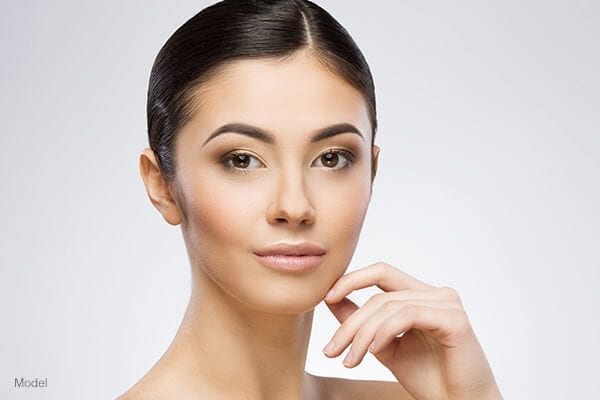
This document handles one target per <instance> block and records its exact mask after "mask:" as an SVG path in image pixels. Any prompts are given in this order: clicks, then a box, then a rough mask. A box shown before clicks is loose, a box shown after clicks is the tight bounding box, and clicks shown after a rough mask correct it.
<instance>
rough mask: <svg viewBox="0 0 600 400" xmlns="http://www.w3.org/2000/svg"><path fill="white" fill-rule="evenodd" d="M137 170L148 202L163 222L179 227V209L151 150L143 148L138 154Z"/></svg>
mask: <svg viewBox="0 0 600 400" xmlns="http://www.w3.org/2000/svg"><path fill="white" fill-rule="evenodd" d="M139 169H140V175H141V176H142V179H143V181H144V186H146V192H147V193H148V198H149V199H150V202H151V203H152V204H153V205H154V207H155V208H156V209H157V210H158V211H159V212H160V213H161V214H162V216H163V218H164V219H165V221H167V222H168V223H169V224H171V225H179V224H180V223H181V214H180V212H179V208H178V207H177V203H176V202H175V199H174V198H173V196H172V194H171V190H170V189H169V185H168V183H167V181H166V180H165V179H164V177H163V176H162V174H161V173H160V169H159V168H158V162H157V161H156V157H155V155H154V151H152V149H150V148H145V149H144V150H143V151H142V153H141V154H140V164H139Z"/></svg>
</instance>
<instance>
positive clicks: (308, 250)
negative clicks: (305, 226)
mask: <svg viewBox="0 0 600 400" xmlns="http://www.w3.org/2000/svg"><path fill="white" fill-rule="evenodd" d="M325 252H326V251H325V249H324V248H323V247H321V246H319V245H318V244H316V243H311V242H301V243H296V244H294V243H276V244H274V245H271V246H268V247H265V248H263V249H260V250H257V251H255V252H254V253H255V254H256V255H258V256H263V257H264V256H322V255H323V254H325Z"/></svg>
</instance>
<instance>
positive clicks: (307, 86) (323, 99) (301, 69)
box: [181, 53, 370, 141]
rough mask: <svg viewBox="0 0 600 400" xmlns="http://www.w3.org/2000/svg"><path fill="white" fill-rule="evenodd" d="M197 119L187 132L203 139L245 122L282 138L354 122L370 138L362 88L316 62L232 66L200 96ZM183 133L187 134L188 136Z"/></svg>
mask: <svg viewBox="0 0 600 400" xmlns="http://www.w3.org/2000/svg"><path fill="white" fill-rule="evenodd" d="M193 102H194V104H193V106H194V110H195V111H194V117H193V119H192V120H191V121H190V122H189V124H188V125H187V126H186V128H185V129H184V132H185V131H186V130H187V131H192V132H194V136H195V137H197V138H199V139H201V138H205V137H207V136H208V135H209V134H210V132H212V130H214V129H216V128H218V127H219V126H221V125H223V124H226V123H231V122H242V123H249V124H252V125H255V126H259V127H262V128H264V129H265V130H268V131H270V132H272V133H273V134H274V135H276V136H286V135H289V136H290V137H292V136H294V137H296V136H306V135H308V134H309V133H310V132H313V131H315V130H317V129H319V128H322V127H324V126H327V125H332V124H334V123H343V122H347V123H351V124H353V125H355V126H356V127H357V128H358V129H359V130H360V131H361V132H362V133H363V136H364V137H365V140H367V141H368V140H369V138H370V133H369V132H370V122H369V115H368V109H367V104H366V101H365V99H364V97H363V95H362V93H360V92H359V91H358V90H357V89H355V88H354V87H353V86H352V85H350V84H349V83H347V82H346V81H345V80H344V79H343V78H341V77H339V76H338V75H336V74H335V73H333V72H331V71H330V70H328V69H327V67H325V66H324V65H322V64H321V63H320V62H319V61H317V60H316V59H315V58H314V57H312V56H309V55H306V54H304V53H296V54H294V55H293V56H291V57H290V58H288V59H286V60H285V61H274V60H269V59H252V60H248V59H245V60H237V61H234V62H230V63H228V64H227V65H226V66H225V67H224V68H223V69H222V70H221V71H220V72H219V73H218V74H217V75H216V76H215V77H213V78H212V79H211V80H210V81H209V82H207V83H205V84H204V85H203V86H202V87H201V88H199V90H198V91H197V93H196V94H195V96H194V99H193ZM184 132H181V134H182V135H184V134H185V133H184Z"/></svg>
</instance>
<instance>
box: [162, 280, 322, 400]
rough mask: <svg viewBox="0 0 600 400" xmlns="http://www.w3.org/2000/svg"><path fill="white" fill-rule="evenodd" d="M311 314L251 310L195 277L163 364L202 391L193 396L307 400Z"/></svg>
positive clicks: (218, 288)
mask: <svg viewBox="0 0 600 400" xmlns="http://www.w3.org/2000/svg"><path fill="white" fill-rule="evenodd" d="M199 269H200V268H199ZM199 269H198V270H199ZM313 313H314V309H312V310H310V311H307V312H305V313H302V314H272V313H264V312H261V311H259V310H256V309H252V308H249V307H247V305H245V304H242V303H240V302H239V301H238V300H237V299H235V298H233V297H232V296H231V295H229V294H228V293H226V292H224V291H223V289H222V288H221V287H220V286H218V285H217V284H215V283H214V281H213V280H211V279H210V278H209V277H208V276H206V275H201V274H198V275H197V276H196V277H195V279H194V280H193V286H192V295H191V298H190V302H189V304H188V307H187V310H186V313H185V316H184V318H183V321H182V323H181V326H180V327H179V330H178V332H177V334H176V337H175V339H174V340H173V343H172V345H171V347H170V348H169V350H168V351H167V357H166V358H167V360H168V363H169V364H170V365H172V367H174V368H176V369H177V370H178V371H181V373H182V374H184V376H185V377H184V378H183V379H184V380H185V381H186V382H189V384H190V385H196V386H197V387H198V386H201V388H197V390H193V391H194V392H196V393H200V392H202V393H207V394H209V393H210V394H211V397H213V398H217V397H218V398H244V399H250V400H253V399H256V400H269V399H278V400H281V399H286V400H302V399H307V398H309V397H311V396H312V395H309V394H308V392H309V391H310V390H311V388H309V387H308V379H307V378H306V377H307V375H306V374H305V372H304V367H305V362H306V353H307V349H308V343H309V338H310V331H311V327H312V320H313ZM186 386H187V383H186Z"/></svg>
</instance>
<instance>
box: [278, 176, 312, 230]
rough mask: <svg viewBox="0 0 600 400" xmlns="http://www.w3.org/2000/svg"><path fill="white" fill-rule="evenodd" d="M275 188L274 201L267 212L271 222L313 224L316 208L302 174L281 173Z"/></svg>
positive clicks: (299, 224) (292, 224)
mask: <svg viewBox="0 0 600 400" xmlns="http://www.w3.org/2000/svg"><path fill="white" fill-rule="evenodd" d="M278 179H279V181H278V183H277V186H276V187H275V189H274V193H273V195H272V201H271V204H270V206H269V210H268V212H267V220H268V222H269V223H270V224H285V223H287V224H288V225H289V226H293V227H296V226H301V225H312V224H313V223H314V220H315V209H314V207H313V206H312V204H311V202H310V199H309V197H308V194H307V187H306V183H305V181H304V178H303V176H302V174H300V173H298V174H296V173H288V174H283V173H282V174H280V176H279V177H278Z"/></svg>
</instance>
